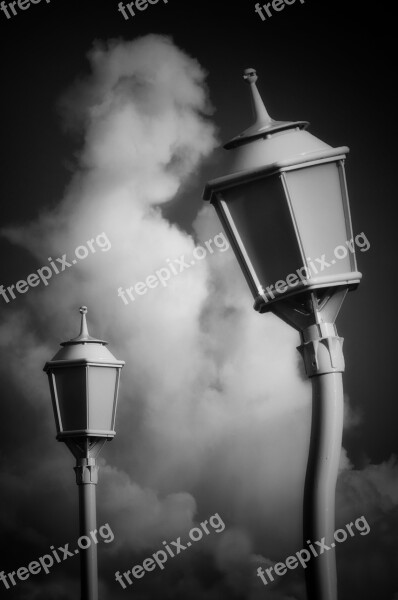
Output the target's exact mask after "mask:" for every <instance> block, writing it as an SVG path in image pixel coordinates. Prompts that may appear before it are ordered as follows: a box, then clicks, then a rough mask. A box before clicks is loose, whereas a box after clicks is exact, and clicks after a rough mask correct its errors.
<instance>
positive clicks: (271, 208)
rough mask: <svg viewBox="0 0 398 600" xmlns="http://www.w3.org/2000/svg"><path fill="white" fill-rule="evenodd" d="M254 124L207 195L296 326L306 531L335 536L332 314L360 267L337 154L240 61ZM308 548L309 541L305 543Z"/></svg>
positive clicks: (259, 284)
mask: <svg viewBox="0 0 398 600" xmlns="http://www.w3.org/2000/svg"><path fill="white" fill-rule="evenodd" d="M244 79H245V80H246V81H247V82H248V83H249V85H250V90H251V98H252V106H253V112H254V116H255V122H254V124H253V125H252V126H251V127H249V128H248V129H246V131H244V132H243V133H242V134H241V135H238V136H237V137H235V138H233V139H232V140H231V141H230V142H228V143H227V144H226V145H225V146H224V147H225V148H226V149H228V150H229V151H230V166H229V173H228V174H227V175H226V176H223V177H220V178H217V179H215V180H213V181H210V182H209V183H208V184H207V186H206V188H205V191H204V199H205V200H208V201H210V202H211V203H212V204H213V205H214V207H215V209H216V211H217V214H218V216H219V219H220V221H221V223H222V225H223V226H224V229H225V231H226V234H227V236H228V238H229V241H230V244H231V246H232V248H233V250H234V252H235V255H236V257H237V259H238V261H239V264H240V266H241V268H242V271H243V273H244V275H245V277H246V280H247V283H248V284H249V287H250V289H251V291H252V293H253V296H254V308H255V310H257V311H259V312H260V313H265V312H273V313H274V314H276V315H277V316H278V317H280V318H281V319H282V320H283V321H285V322H286V323H288V324H289V325H291V326H292V327H294V328H295V329H296V330H298V331H299V332H300V337H301V345H300V346H299V348H298V350H299V351H300V353H301V355H302V356H303V359H304V364H305V369H306V373H307V375H308V377H310V378H311V381H312V388H313V400H312V425H311V439H310V450H309V458H308V464H307V472H306V479H305V492H304V511H303V516H304V519H303V530H304V531H303V534H304V543H305V544H306V542H307V540H312V541H321V540H322V539H323V538H324V537H325V538H326V543H327V540H329V541H331V540H333V534H334V518H335V515H334V513H335V488H336V480H337V473H338V466H339V458H340V451H341V442H342V429H343V385H342V373H343V371H344V357H343V352H342V345H343V339H342V338H340V337H339V336H338V335H337V330H336V326H335V320H336V317H337V314H338V312H339V310H340V308H341V305H342V303H343V301H344V298H345V296H346V294H347V291H348V290H352V289H355V288H356V287H357V286H358V283H359V281H360V279H361V273H359V272H358V271H357V265H356V259H355V251H354V242H353V234H352V227H351V217H350V210H349V203H348V194H347V185H346V180H345V172H344V161H345V158H346V154H347V153H348V152H349V149H348V148H347V147H345V146H344V147H340V148H332V147H331V146H329V145H328V144H325V143H324V142H322V141H321V140H319V139H317V138H316V137H315V136H313V135H311V134H310V133H309V132H308V131H306V129H307V127H308V123H307V122H306V121H295V122H291V121H275V120H274V119H272V118H271V117H270V116H269V114H268V112H267V110H266V108H265V106H264V104H263V101H262V99H261V96H260V94H259V92H258V90H257V87H256V81H257V74H256V71H255V70H254V69H246V71H245V74H244ZM305 547H307V546H306V545H305ZM306 583H307V590H308V598H310V599H311V600H336V598H337V577H336V558H335V550H334V546H333V548H332V549H331V550H329V551H328V552H325V553H323V554H322V555H320V556H319V557H317V558H312V559H311V561H310V563H309V566H308V568H307V569H306Z"/></svg>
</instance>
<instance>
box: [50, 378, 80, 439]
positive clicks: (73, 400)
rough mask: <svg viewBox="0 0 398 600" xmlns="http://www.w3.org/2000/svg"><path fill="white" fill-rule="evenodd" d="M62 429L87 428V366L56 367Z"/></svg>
mask: <svg viewBox="0 0 398 600" xmlns="http://www.w3.org/2000/svg"><path fill="white" fill-rule="evenodd" d="M54 377H55V385H56V396H57V399H58V405H59V412H60V416H61V431H75V430H80V429H83V430H84V429H86V428H87V409H86V406H87V397H86V368H85V367H65V368H60V369H54Z"/></svg>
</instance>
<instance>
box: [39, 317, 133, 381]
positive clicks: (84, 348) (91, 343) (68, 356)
mask: <svg viewBox="0 0 398 600" xmlns="http://www.w3.org/2000/svg"><path fill="white" fill-rule="evenodd" d="M79 312H80V314H81V323H80V333H79V335H78V336H77V337H75V338H72V339H70V340H68V341H67V342H62V344H61V346H62V348H61V349H60V350H58V352H57V353H56V355H55V356H54V357H53V359H52V360H51V361H50V362H48V363H46V365H45V367H44V370H45V371H48V369H49V368H50V367H51V366H65V364H66V363H74V364H76V363H77V362H78V363H91V362H94V363H100V364H105V363H106V364H107V365H115V366H123V365H124V361H120V360H117V359H116V358H115V357H114V356H113V354H112V353H111V352H110V351H109V350H108V349H107V348H106V345H107V344H108V342H106V341H104V340H99V339H97V338H94V337H92V336H91V335H90V334H89V332H88V327H87V319H86V314H87V312H88V310H87V307H86V306H82V307H80V309H79Z"/></svg>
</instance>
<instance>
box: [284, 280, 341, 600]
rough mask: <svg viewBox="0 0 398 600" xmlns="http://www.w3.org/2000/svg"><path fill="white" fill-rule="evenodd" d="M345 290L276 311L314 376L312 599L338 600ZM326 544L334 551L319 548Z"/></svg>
mask: <svg viewBox="0 0 398 600" xmlns="http://www.w3.org/2000/svg"><path fill="white" fill-rule="evenodd" d="M346 294H347V289H346V288H340V289H339V288H336V289H334V290H326V291H325V293H324V294H321V293H319V292H318V293H314V292H311V293H310V294H309V295H307V296H303V297H302V299H300V298H298V299H296V300H294V299H293V300H291V301H285V302H280V303H279V304H278V305H276V306H275V308H274V312H275V314H277V315H278V316H279V317H280V318H281V319H283V320H284V321H285V322H286V323H288V324H289V325H291V326H293V327H294V328H295V329H297V330H298V331H299V332H300V337H301V342H302V343H301V346H299V348H298V350H299V351H300V353H301V355H302V357H303V359H304V364H305V370H306V373H307V375H308V377H309V378H310V379H311V380H312V421H311V438H310V448H309V456H308V462H307V472H306V478H305V488H304V507H303V548H305V549H307V550H308V551H309V552H310V546H309V544H310V543H312V545H313V547H314V549H315V551H316V552H317V556H315V555H314V554H313V553H312V554H311V559H310V561H309V563H308V566H307V569H306V572H305V576H306V586H307V598H308V600H337V571H336V552H335V544H334V526H335V525H334V523H335V493H336V483H337V475H338V468H339V462H340V454H341V442H342V434H343V416H344V395H343V381H342V373H343V372H344V366H345V365H344V356H343V339H342V338H340V337H339V336H338V335H337V330H336V327H335V325H334V322H335V320H336V317H337V315H338V313H339V310H340V308H341V305H342V303H343V301H344V298H345V296H346ZM315 542H321V543H322V542H324V543H325V544H326V546H328V547H329V548H330V549H329V550H326V549H325V548H324V547H323V546H321V547H319V546H318V545H317V544H315Z"/></svg>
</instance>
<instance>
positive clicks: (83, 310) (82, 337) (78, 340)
mask: <svg viewBox="0 0 398 600" xmlns="http://www.w3.org/2000/svg"><path fill="white" fill-rule="evenodd" d="M79 313H80V314H81V316H82V319H81V323H80V333H79V335H78V336H77V337H75V338H72V339H71V340H69V341H68V342H63V343H62V344H61V346H69V345H71V344H86V343H95V344H104V345H106V344H107V343H108V342H105V341H104V340H97V338H94V337H92V336H91V335H90V334H89V332H88V327H87V318H86V315H87V313H88V308H87V306H81V307H80V308H79Z"/></svg>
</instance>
